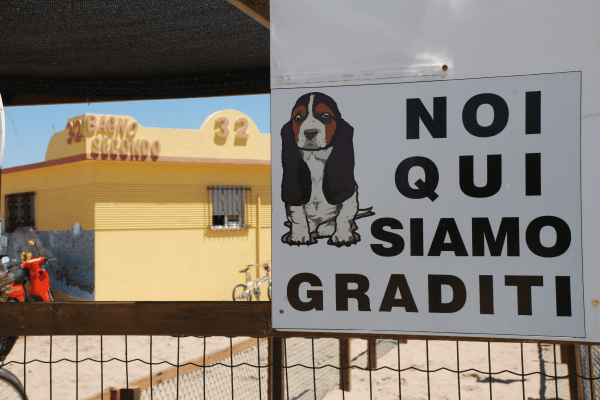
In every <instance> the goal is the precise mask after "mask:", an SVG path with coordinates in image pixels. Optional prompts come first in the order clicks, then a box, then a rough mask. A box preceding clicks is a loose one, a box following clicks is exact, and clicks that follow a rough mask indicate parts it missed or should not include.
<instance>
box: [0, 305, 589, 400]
mask: <svg viewBox="0 0 600 400" xmlns="http://www.w3.org/2000/svg"><path fill="white" fill-rule="evenodd" d="M0 315H1V316H2V324H0V336H14V335H18V336H36V335H157V336H158V335H168V336H207V337H209V336H229V337H233V336H245V337H252V338H268V340H269V364H270V365H272V367H271V368H269V398H270V399H283V394H284V386H283V385H284V379H283V370H284V368H283V366H284V362H283V355H284V352H283V340H282V338H285V337H305V338H339V339H343V340H341V341H340V346H341V348H343V349H344V350H343V351H341V352H340V353H341V354H344V355H345V357H344V359H342V360H340V361H341V362H340V365H341V366H342V367H347V366H348V365H349V359H347V358H348V357H349V351H348V350H349V345H348V340H347V339H349V338H361V339H367V340H369V346H368V349H369V350H368V355H369V357H368V360H369V361H368V364H367V365H368V367H369V368H370V369H376V368H377V364H376V360H377V357H376V354H375V345H374V343H375V339H384V338H385V339H395V340H400V341H405V340H406V339H418V340H427V339H429V340H453V341H454V340H465V341H490V339H489V338H485V337H460V336H452V337H448V336H442V337H441V336H416V335H393V334H361V333H340V332H335V333H331V332H316V331H309V332H291V331H277V330H275V329H273V327H272V324H271V303H270V302H252V303H250V302H245V303H237V302H236V303H234V302H73V303H58V302H54V303H42V302H40V303H24V304H23V303H0ZM493 341H497V342H531V343H537V342H539V340H535V339H525V340H515V339H507V338H500V339H496V338H494V339H493ZM253 342H254V343H256V340H253ZM544 343H559V344H562V345H561V357H564V359H565V360H566V361H567V364H568V366H569V374H570V375H571V374H572V375H573V376H571V377H570V378H569V384H570V385H569V386H570V388H571V398H572V399H578V398H580V395H581V382H580V381H581V379H578V378H577V377H576V376H575V375H581V374H578V372H579V370H578V365H577V362H576V360H577V359H578V358H577V351H578V350H577V347H578V346H574V343H573V342H560V341H547V340H544ZM582 344H585V345H588V344H589V343H582ZM227 353H229V350H227ZM207 361H209V360H207ZM201 362H202V363H203V362H204V360H202V361H201ZM349 372H350V370H349V369H344V368H342V369H341V371H340V373H341V374H343V378H342V377H341V379H340V381H341V382H344V385H343V387H342V389H343V390H349V389H350V379H349V378H350V375H349ZM157 378H158V376H157ZM128 396H134V397H132V399H133V398H135V393H134V392H129V393H122V392H119V391H114V392H113V393H112V394H111V399H112V398H115V399H124V398H128Z"/></svg>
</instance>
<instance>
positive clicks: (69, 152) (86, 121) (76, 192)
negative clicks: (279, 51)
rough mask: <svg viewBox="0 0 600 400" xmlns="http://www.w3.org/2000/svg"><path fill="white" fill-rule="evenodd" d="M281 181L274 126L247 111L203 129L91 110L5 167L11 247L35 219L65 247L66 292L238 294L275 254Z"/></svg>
mask: <svg viewBox="0 0 600 400" xmlns="http://www.w3.org/2000/svg"><path fill="white" fill-rule="evenodd" d="M270 188H271V186H270V135H269V134H264V133H260V132H259V131H258V128H257V126H256V124H255V123H254V122H253V121H252V120H251V119H250V118H249V117H248V116H246V115H244V114H243V113H241V112H238V111H234V110H226V111H220V112H217V113H214V114H212V115H211V116H209V117H208V118H207V119H206V121H205V122H204V123H203V124H202V126H201V127H200V129H199V130H187V129H159V128H146V127H143V126H141V125H140V124H139V123H138V122H137V121H135V120H134V119H133V118H131V117H127V116H115V115H98V114H85V115H81V116H77V117H74V118H71V119H69V121H68V122H67V126H66V128H65V129H64V130H63V131H61V132H57V133H55V134H54V136H53V137H52V139H51V140H50V143H49V145H48V150H47V153H46V160H45V161H44V162H41V163H38V164H31V165H25V166H20V167H14V168H7V169H4V170H2V195H3V198H2V212H3V217H4V219H5V229H6V233H7V234H8V236H9V252H10V249H11V248H14V246H12V247H11V232H12V231H14V230H15V229H17V228H18V227H20V226H33V227H34V228H35V230H36V232H37V234H38V236H39V237H40V241H41V242H42V243H43V244H44V246H45V247H46V248H47V249H48V250H49V251H50V252H52V254H53V255H54V256H55V257H56V258H57V262H56V263H49V264H51V265H49V266H48V270H49V274H50V276H51V285H52V289H53V292H54V294H55V297H56V298H57V299H59V300H78V299H79V300H99V301H152V300H161V301H198V300H231V298H232V290H233V287H234V286H235V285H236V284H238V283H244V282H246V277H245V275H244V274H240V273H239V270H241V269H242V268H244V267H245V266H247V265H249V264H253V263H264V262H266V261H268V260H269V259H270V254H271V226H270V221H271V216H270V210H271V197H270ZM13 256H14V255H13ZM251 273H252V277H253V278H255V277H257V276H258V275H257V274H259V275H260V276H262V275H264V271H263V270H262V269H261V270H260V271H259V270H258V268H253V269H252V270H251Z"/></svg>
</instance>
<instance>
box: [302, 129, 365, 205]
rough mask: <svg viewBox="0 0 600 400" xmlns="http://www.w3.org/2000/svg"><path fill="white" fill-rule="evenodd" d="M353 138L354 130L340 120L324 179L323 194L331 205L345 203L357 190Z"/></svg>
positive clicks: (332, 142)
mask: <svg viewBox="0 0 600 400" xmlns="http://www.w3.org/2000/svg"><path fill="white" fill-rule="evenodd" d="M353 136H354V128H353V127H352V126H350V124H348V123H347V122H346V121H345V120H343V119H340V121H339V123H338V129H337V131H336V132H335V135H333V139H332V141H331V147H332V150H331V155H330V156H329V158H328V159H327V163H326V164H325V175H324V177H323V194H324V195H325V199H326V200H327V202H328V203H329V204H340V203H342V202H344V201H345V200H347V199H349V198H350V196H352V194H353V193H354V191H355V190H356V181H355V180H354V145H353V144H352V137H353ZM309 197H310V194H309Z"/></svg>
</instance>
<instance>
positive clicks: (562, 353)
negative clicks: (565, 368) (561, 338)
mask: <svg viewBox="0 0 600 400" xmlns="http://www.w3.org/2000/svg"><path fill="white" fill-rule="evenodd" d="M559 346H560V363H561V364H566V363H567V345H566V344H561V345H559Z"/></svg>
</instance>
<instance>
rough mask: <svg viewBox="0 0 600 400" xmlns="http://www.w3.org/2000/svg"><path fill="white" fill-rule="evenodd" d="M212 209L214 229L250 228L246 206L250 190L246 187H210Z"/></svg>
mask: <svg viewBox="0 0 600 400" xmlns="http://www.w3.org/2000/svg"><path fill="white" fill-rule="evenodd" d="M208 194H209V199H210V202H211V209H212V225H211V228H212V229H236V228H237V229H243V228H247V227H248V223H247V219H246V205H247V204H249V200H250V188H249V187H244V186H209V187H208Z"/></svg>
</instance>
